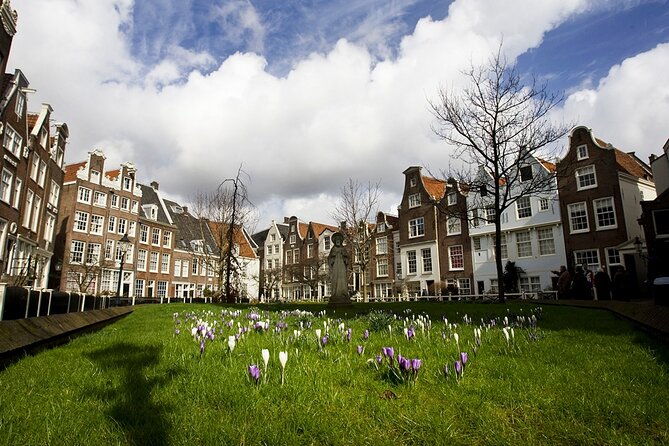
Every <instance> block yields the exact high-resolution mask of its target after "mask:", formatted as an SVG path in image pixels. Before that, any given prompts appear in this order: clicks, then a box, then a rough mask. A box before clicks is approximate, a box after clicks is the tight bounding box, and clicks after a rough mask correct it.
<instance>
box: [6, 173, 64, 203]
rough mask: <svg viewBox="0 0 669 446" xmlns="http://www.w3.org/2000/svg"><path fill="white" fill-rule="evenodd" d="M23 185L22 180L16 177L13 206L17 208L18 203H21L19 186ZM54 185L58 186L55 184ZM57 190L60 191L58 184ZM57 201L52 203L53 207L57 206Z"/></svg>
mask: <svg viewBox="0 0 669 446" xmlns="http://www.w3.org/2000/svg"><path fill="white" fill-rule="evenodd" d="M22 186H23V181H21V180H20V179H19V178H16V180H14V207H15V208H16V209H18V208H19V205H20V204H21V187H22ZM56 186H58V185H57V184H56ZM58 192H60V186H58ZM57 205H58V201H56V204H54V207H57Z"/></svg>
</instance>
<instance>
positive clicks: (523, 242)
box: [516, 231, 532, 257]
mask: <svg viewBox="0 0 669 446" xmlns="http://www.w3.org/2000/svg"><path fill="white" fill-rule="evenodd" d="M516 249H517V250H518V257H531V256H532V240H531V239H530V231H523V232H516Z"/></svg>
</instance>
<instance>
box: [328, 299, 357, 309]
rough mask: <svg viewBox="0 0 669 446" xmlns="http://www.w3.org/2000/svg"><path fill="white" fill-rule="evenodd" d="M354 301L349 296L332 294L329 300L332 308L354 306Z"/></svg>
mask: <svg viewBox="0 0 669 446" xmlns="http://www.w3.org/2000/svg"><path fill="white" fill-rule="evenodd" d="M352 306H353V301H351V298H350V297H348V296H330V299H329V300H328V307H330V308H343V307H352Z"/></svg>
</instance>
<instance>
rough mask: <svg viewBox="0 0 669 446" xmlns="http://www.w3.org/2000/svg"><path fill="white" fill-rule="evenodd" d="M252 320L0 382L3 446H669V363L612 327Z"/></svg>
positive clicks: (99, 353)
mask: <svg viewBox="0 0 669 446" xmlns="http://www.w3.org/2000/svg"><path fill="white" fill-rule="evenodd" d="M254 308H255V309H256V310H257V313H256V314H257V315H258V317H259V320H258V321H254V320H252V319H251V314H252V312H251V311H250V308H249V307H222V306H215V305H184V304H170V305H147V306H140V307H137V308H136V309H135V311H134V313H132V314H131V315H129V316H128V317H126V318H124V319H122V320H120V321H118V322H116V323H115V324H113V325H110V326H107V327H106V328H104V329H103V330H101V331H99V332H97V333H93V334H89V335H86V336H82V337H79V338H77V339H75V340H73V341H72V342H70V343H69V344H67V345H64V346H61V347H58V348H55V349H52V350H49V351H44V352H41V353H39V354H37V355H36V356H33V357H26V358H24V359H22V360H21V361H19V362H17V363H15V364H13V365H11V366H10V367H8V368H7V369H6V370H4V371H2V372H0V389H1V390H0V445H2V444H6V445H32V444H54V445H59V444H63V445H74V444H90V445H106V444H136V445H149V444H158V445H162V444H173V445H186V444H197V445H199V444H212V445H213V444H267V445H294V444H317V445H321V444H355V445H367V444H372V445H376V444H388V445H397V444H513V445H517V444H529V445H536V444H565V445H574V444H629V445H641V444H669V377H668V375H667V367H668V364H669V348H668V347H667V346H666V345H664V344H661V343H658V342H656V341H654V340H653V339H651V338H649V337H647V336H646V335H645V334H644V333H642V332H639V331H637V330H635V329H634V328H633V327H632V326H631V325H630V324H629V323H627V322H625V321H621V320H618V319H617V318H616V317H615V316H613V315H611V314H610V313H608V312H605V311H598V310H590V309H577V308H566V307H553V306H546V307H544V308H543V309H542V311H541V313H540V314H539V319H538V324H537V327H536V328H532V327H531V314H533V312H534V311H535V309H536V307H535V306H534V305H532V304H519V303H510V304H508V305H506V306H502V305H498V304H473V303H448V304H447V303H403V304H397V303H396V304H358V305H356V306H354V307H353V308H352V309H348V310H339V311H338V312H337V313H332V312H331V311H329V310H328V312H327V314H326V315H321V314H320V312H321V311H322V310H324V309H325V307H324V306H319V305H302V306H292V307H290V306H259V307H254ZM294 308H299V309H300V310H306V311H308V312H310V314H300V315H297V314H296V313H295V312H291V313H287V311H290V310H292V309H294ZM370 309H376V310H377V311H374V312H373V313H371V314H365V313H367V312H368V311H369V310H370ZM379 309H382V310H379ZM407 309H410V310H407ZM389 311H392V312H394V314H395V317H392V316H390V315H389V313H388V312H389ZM282 312H283V313H282ZM174 313H178V316H176V317H175V316H174ZM465 315H467V319H469V320H471V322H469V323H467V322H466V321H465V318H464V316H465ZM505 317H506V318H507V320H508V324H509V327H508V328H507V329H506V333H507V334H509V340H508V341H507V339H506V336H505V334H504V331H503V330H502V327H504V326H505V321H504V318H505ZM444 318H446V319H447V320H446V321H445V320H444ZM197 320H199V321H200V322H199V323H200V324H202V323H205V322H206V323H207V324H208V325H209V327H210V329H213V336H214V339H213V341H212V340H210V339H209V338H206V339H205V340H204V353H202V354H201V353H200V352H201V343H200V340H199V339H196V338H195V337H194V336H192V334H191V331H192V327H193V326H196V325H197V324H198V321H197ZM267 320H269V324H268V329H267V330H265V329H263V328H261V327H259V326H257V325H259V324H258V323H257V322H260V323H261V324H263V323H264V322H265V321H267ZM179 322H180V323H179ZM300 323H301V324H302V325H301V326H300ZM261 324H260V325H261ZM324 324H327V325H324ZM340 324H343V325H341V328H340ZM229 325H230V326H229ZM277 325H279V328H277ZM388 325H390V326H391V328H390V329H389V328H388ZM282 327H283V328H282ZM410 327H411V328H413V330H414V331H415V336H413V337H412V338H411V339H408V336H407V334H405V331H404V329H405V328H407V330H408V332H409V337H410V336H411V328H410ZM511 328H513V329H514V330H513V336H511V330H510V329H511ZM176 329H178V330H179V331H180V333H179V334H178V335H177V334H175V332H176ZM317 329H318V330H320V334H321V337H320V338H317V336H316V330H317ZM349 329H350V330H351V335H350V336H351V339H350V341H348V340H347V334H348V330H349ZM478 329H481V335H480V346H478V347H477V342H476V334H475V333H476V332H477V331H478ZM296 330H300V334H299V336H298V335H297V334H296V332H295V331H296ZM365 330H369V338H368V339H363V338H364V331H365ZM204 331H205V330H203V331H202V332H203V333H204ZM210 331H211V330H210ZM240 331H241V332H242V334H241V335H240V337H239V339H238V340H237V341H236V342H235V347H234V349H233V350H232V351H230V348H229V346H228V339H229V337H230V336H231V335H235V334H238V333H240ZM244 331H246V333H243V332H244ZM326 334H327V335H328V339H327V340H326V343H325V345H323V339H322V338H323V337H324V336H326ZM456 335H457V336H456ZM456 338H457V342H456ZM358 346H362V347H363V348H364V351H363V352H362V354H359V353H358ZM383 347H393V348H394V358H395V359H394V360H393V361H392V362H391V361H390V359H389V358H385V357H383V355H382V357H381V363H380V364H379V363H378V362H377V358H376V357H377V355H380V354H381V352H382V348H383ZM475 348H476V352H474V349H475ZM262 349H268V350H269V362H268V366H267V371H266V372H265V367H264V363H263V359H262V355H261V350H262ZM280 351H284V352H286V353H287V355H288V360H287V362H286V366H285V383H284V384H283V385H281V366H280V361H279V352H280ZM461 352H466V353H467V356H468V360H467V362H466V364H465V366H464V373H463V375H462V376H461V377H460V378H459V379H458V378H456V371H455V361H457V360H461V355H460V353H461ZM398 355H402V356H404V357H407V358H409V359H420V360H421V364H422V365H421V366H420V369H419V370H418V371H417V372H414V371H406V372H403V371H401V370H400V367H399V365H398V363H397V360H396V358H397V356H398ZM251 364H255V365H257V366H258V367H259V369H260V372H261V375H260V378H259V380H258V382H257V383H256V382H255V379H254V378H252V377H251V376H250V374H249V366H250V365H251ZM390 364H392V367H391V366H390ZM414 364H416V363H414ZM445 365H448V371H449V374H448V376H446V375H445V374H444V366H445Z"/></svg>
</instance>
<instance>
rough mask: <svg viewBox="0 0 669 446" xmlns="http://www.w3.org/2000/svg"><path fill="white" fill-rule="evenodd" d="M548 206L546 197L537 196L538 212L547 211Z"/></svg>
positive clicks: (548, 202)
mask: <svg viewBox="0 0 669 446" xmlns="http://www.w3.org/2000/svg"><path fill="white" fill-rule="evenodd" d="M549 208H550V201H549V200H548V198H539V212H544V211H547V210H548V209H549Z"/></svg>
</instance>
